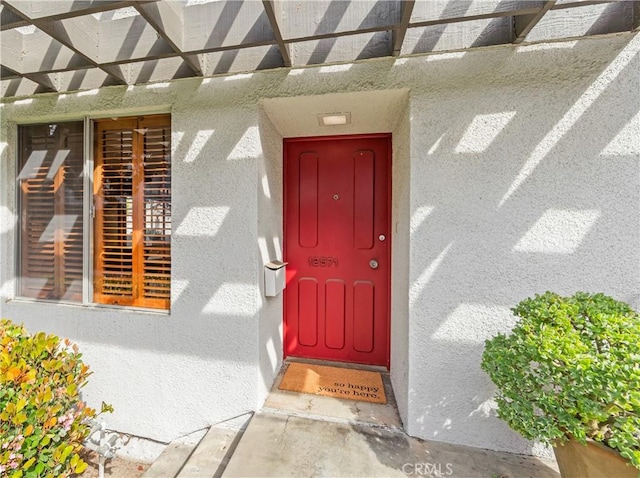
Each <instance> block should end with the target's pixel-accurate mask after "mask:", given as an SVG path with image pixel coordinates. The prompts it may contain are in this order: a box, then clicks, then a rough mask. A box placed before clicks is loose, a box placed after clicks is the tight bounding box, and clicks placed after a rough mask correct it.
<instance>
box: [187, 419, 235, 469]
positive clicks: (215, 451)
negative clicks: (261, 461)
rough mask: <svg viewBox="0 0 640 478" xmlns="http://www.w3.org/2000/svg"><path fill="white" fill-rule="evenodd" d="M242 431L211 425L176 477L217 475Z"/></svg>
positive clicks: (224, 466)
mask: <svg viewBox="0 0 640 478" xmlns="http://www.w3.org/2000/svg"><path fill="white" fill-rule="evenodd" d="M241 436H242V432H241V431H239V430H227V429H224V428H216V427H211V428H210V429H209V431H208V432H207V434H206V435H205V436H204V437H203V438H202V440H201V441H200V443H198V446H197V447H196V449H195V450H194V451H193V453H192V454H191V456H190V457H189V459H188V460H187V462H186V463H185V464H184V466H183V468H182V470H181V471H180V473H178V476H177V478H211V477H214V478H215V477H219V476H221V475H222V472H223V471H224V469H225V468H226V466H227V463H228V462H229V459H230V458H231V455H232V453H233V452H234V450H235V448H236V445H237V444H238V441H240V437H241Z"/></svg>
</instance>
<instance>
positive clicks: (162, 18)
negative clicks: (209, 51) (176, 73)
mask: <svg viewBox="0 0 640 478" xmlns="http://www.w3.org/2000/svg"><path fill="white" fill-rule="evenodd" d="M133 6H134V8H135V9H136V10H137V11H138V13H139V14H140V15H141V16H142V17H143V18H144V19H145V20H146V21H147V23H148V24H149V25H151V27H152V28H153V29H154V30H155V31H156V32H158V35H160V36H161V37H162V38H163V39H164V40H165V41H166V42H167V43H168V44H169V45H170V46H171V48H172V49H173V51H174V52H175V53H176V55H177V56H180V57H181V58H182V60H183V61H184V62H185V63H186V64H187V66H188V67H189V68H191V70H192V71H193V72H194V73H195V75H196V76H202V68H201V67H200V64H199V62H198V61H194V58H193V57H192V56H189V55H187V54H185V53H184V52H183V51H182V48H183V38H182V36H183V32H184V18H183V17H182V11H181V10H176V9H174V7H173V4H172V3H170V2H163V3H157V2H141V1H137V2H134V5H133Z"/></svg>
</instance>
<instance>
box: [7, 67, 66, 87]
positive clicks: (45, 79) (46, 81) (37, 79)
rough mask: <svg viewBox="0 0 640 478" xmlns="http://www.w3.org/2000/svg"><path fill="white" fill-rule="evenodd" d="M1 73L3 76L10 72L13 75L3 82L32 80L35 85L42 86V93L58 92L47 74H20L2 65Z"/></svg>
mask: <svg viewBox="0 0 640 478" xmlns="http://www.w3.org/2000/svg"><path fill="white" fill-rule="evenodd" d="M0 72H1V74H4V73H6V72H8V73H9V74H10V75H11V76H10V77H9V78H4V77H3V78H2V79H3V80H4V79H15V78H26V79H27V80H31V81H33V82H34V83H37V84H38V85H39V86H40V89H41V90H42V92H47V93H49V92H55V91H58V89H57V88H56V86H55V85H54V84H53V82H52V81H51V78H49V76H48V75H47V74H45V73H20V72H18V71H15V70H14V69H12V68H9V67H8V66H6V65H1V64H0Z"/></svg>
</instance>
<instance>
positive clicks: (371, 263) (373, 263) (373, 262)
mask: <svg viewBox="0 0 640 478" xmlns="http://www.w3.org/2000/svg"><path fill="white" fill-rule="evenodd" d="M379 265H380V264H378V261H376V260H375V259H371V260H370V261H369V267H371V268H372V269H377V268H378V266H379Z"/></svg>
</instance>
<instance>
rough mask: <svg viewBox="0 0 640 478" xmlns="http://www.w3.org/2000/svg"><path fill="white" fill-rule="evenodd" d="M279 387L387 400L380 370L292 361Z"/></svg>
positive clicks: (384, 401) (346, 396)
mask: <svg viewBox="0 0 640 478" xmlns="http://www.w3.org/2000/svg"><path fill="white" fill-rule="evenodd" d="M278 388H279V389H280V390H289V391H291V392H300V393H311V394H314V395H322V396H325V397H334V398H346V399H348V400H359V401H362V402H372V403H387V397H386V395H385V393H384V385H382V376H381V375H380V373H379V372H370V371H367V370H354V369H350V368H338V367H327V366H324V365H312V364H306V363H298V362H292V363H290V364H289V367H287V371H286V372H285V373H284V377H282V381H281V382H280V385H279V386H278Z"/></svg>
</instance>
